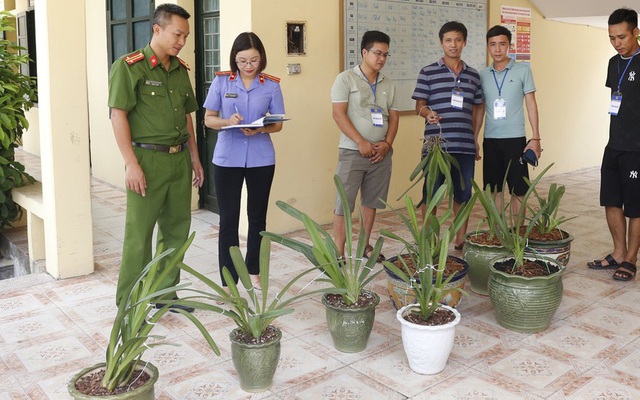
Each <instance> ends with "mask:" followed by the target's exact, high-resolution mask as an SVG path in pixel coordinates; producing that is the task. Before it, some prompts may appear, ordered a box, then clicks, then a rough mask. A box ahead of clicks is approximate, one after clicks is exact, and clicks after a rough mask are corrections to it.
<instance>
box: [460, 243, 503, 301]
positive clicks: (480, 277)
mask: <svg viewBox="0 0 640 400" xmlns="http://www.w3.org/2000/svg"><path fill="white" fill-rule="evenodd" d="M479 233H484V232H472V233H468V234H467V236H466V237H465V239H464V247H463V248H462V254H463V256H462V257H463V258H464V260H465V261H466V262H467V263H468V264H469V274H468V276H469V287H471V290H472V291H473V292H474V293H478V294H481V295H484V296H486V295H487V294H489V289H488V287H487V286H488V284H489V268H490V267H491V265H492V264H493V260H494V259H495V258H497V257H501V256H504V255H506V254H507V249H505V248H504V247H502V246H493V245H485V244H478V243H475V242H474V241H473V238H474V237H475V236H477V235H478V234H479Z"/></svg>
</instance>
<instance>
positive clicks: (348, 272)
mask: <svg viewBox="0 0 640 400" xmlns="http://www.w3.org/2000/svg"><path fill="white" fill-rule="evenodd" d="M334 183H335V185H336V188H337V190H338V193H339V195H340V198H341V200H342V205H343V209H344V219H345V229H346V233H347V235H346V237H347V242H346V254H345V256H342V251H341V250H338V247H337V246H336V244H335V242H334V241H333V238H332V237H331V235H330V234H329V233H328V232H327V231H326V230H325V229H323V228H322V226H320V225H319V224H318V223H317V222H315V221H313V220H312V219H311V218H310V217H309V216H308V215H307V214H305V213H303V212H301V211H299V210H298V209H296V208H295V207H293V206H291V205H289V204H287V203H285V202H282V201H278V202H276V204H277V205H278V207H280V208H281V209H282V210H283V211H284V212H286V213H287V214H289V215H291V216H292V217H294V218H296V219H298V220H300V221H302V223H303V224H304V227H305V229H306V231H307V233H308V234H309V237H310V239H311V244H308V243H304V242H302V241H299V240H295V239H291V238H288V237H286V236H284V235H280V234H276V233H272V232H263V235H264V236H267V237H269V238H271V239H272V240H273V241H274V242H277V243H280V244H282V245H284V246H287V247H289V248H291V249H293V250H296V251H299V252H300V253H302V254H304V255H305V256H306V257H307V259H309V261H311V263H312V264H313V265H315V266H316V268H318V269H319V270H321V271H322V272H323V273H324V277H322V278H319V279H317V280H318V281H319V282H324V283H328V284H330V286H331V287H333V288H335V289H338V290H340V291H341V294H325V295H324V296H323V297H322V303H323V304H324V306H325V309H326V317H327V325H328V327H329V332H330V334H331V338H332V340H333V344H334V347H335V348H336V349H337V350H339V351H342V352H345V353H356V352H360V351H362V350H364V349H365V348H366V347H367V342H368V340H369V336H370V334H371V330H372V329H373V321H374V319H375V307H376V306H377V305H378V303H379V302H380V297H379V296H378V295H377V294H376V293H375V292H373V291H371V290H366V289H365V287H366V286H367V285H368V284H369V283H370V282H371V281H372V280H373V279H375V277H376V276H378V274H379V273H380V272H382V270H378V271H375V272H374V271H373V268H374V267H375V264H376V260H377V258H378V255H379V254H380V250H381V249H382V242H383V239H382V238H381V237H380V238H378V240H377V241H376V243H375V246H373V251H372V252H371V253H370V255H369V258H364V251H365V247H366V246H367V240H366V235H365V233H364V230H360V233H359V235H358V241H357V244H356V245H355V246H354V245H353V243H352V242H351V238H352V237H353V222H352V217H351V209H350V207H349V203H348V201H347V196H346V193H345V191H344V186H343V184H342V181H341V180H340V178H339V177H338V176H334ZM361 218H362V217H361Z"/></svg>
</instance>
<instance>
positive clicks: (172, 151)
mask: <svg viewBox="0 0 640 400" xmlns="http://www.w3.org/2000/svg"><path fill="white" fill-rule="evenodd" d="M180 150H182V145H181V144H178V145H176V146H169V154H175V153H179V152H180Z"/></svg>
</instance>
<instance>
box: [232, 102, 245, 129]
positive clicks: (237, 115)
mask: <svg viewBox="0 0 640 400" xmlns="http://www.w3.org/2000/svg"><path fill="white" fill-rule="evenodd" d="M233 109H234V110H236V114H235V115H236V117H237V118H238V120H237V122H236V123H235V124H234V125H237V124H238V123H240V121H242V120H243V118H242V115H240V112H239V111H238V107H237V106H236V105H235V103H234V104H233Z"/></svg>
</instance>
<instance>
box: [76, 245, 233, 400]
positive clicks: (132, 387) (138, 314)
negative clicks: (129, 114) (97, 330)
mask: <svg viewBox="0 0 640 400" xmlns="http://www.w3.org/2000/svg"><path fill="white" fill-rule="evenodd" d="M194 237H195V233H193V234H191V236H190V237H189V239H188V240H187V241H186V242H185V244H184V245H183V246H182V247H181V248H180V249H178V250H177V251H174V249H169V250H167V251H164V252H161V253H160V255H159V256H157V257H156V258H154V259H153V260H151V261H150V262H149V263H148V264H147V266H146V267H145V268H144V269H143V271H142V273H141V275H140V277H139V278H138V280H137V281H136V282H135V284H134V285H133V286H132V287H131V288H130V289H129V291H128V293H126V294H125V296H124V297H123V299H122V300H121V302H120V305H119V306H118V312H117V314H116V317H115V319H114V321H113V327H112V329H111V335H110V337H109V343H108V346H107V351H106V360H105V362H104V363H100V364H97V365H94V366H93V367H89V368H86V369H83V370H82V371H80V372H79V373H78V374H76V375H75V376H74V377H73V378H72V379H71V381H70V382H69V385H68V387H67V388H68V391H69V394H71V396H72V397H73V398H74V399H84V400H87V399H103V400H104V399H141V400H146V399H149V400H152V399H155V395H154V384H155V382H156V381H157V379H158V369H157V368H156V367H155V366H154V365H153V364H151V363H150V362H145V361H143V359H142V357H143V355H144V353H145V351H146V350H148V349H149V348H152V347H155V346H160V345H163V344H170V343H167V342H165V341H163V339H164V338H163V337H161V336H156V335H152V334H151V330H152V329H153V328H154V327H155V326H156V323H157V322H158V321H159V320H160V318H161V317H162V316H163V315H164V314H165V313H166V312H167V311H173V312H178V313H181V314H183V315H185V316H186V317H187V318H188V319H189V320H191V322H193V323H194V324H195V326H196V327H197V328H198V329H199V330H200V332H201V333H202V335H203V336H204V338H205V339H206V341H207V343H208V344H209V346H211V348H212V349H213V351H214V352H215V353H216V354H217V355H220V351H219V349H218V347H217V346H216V344H215V342H214V341H213V339H212V337H211V335H209V333H207V331H206V329H205V327H204V326H203V325H202V324H201V323H200V321H198V319H197V318H195V317H194V316H193V315H191V314H190V313H188V312H186V311H184V310H181V309H177V308H172V306H176V305H182V306H191V302H190V301H187V300H171V301H164V300H163V303H166V304H165V305H164V307H162V308H161V309H159V310H156V312H155V313H153V314H152V310H153V309H154V306H153V304H152V303H153V302H155V300H156V299H158V298H162V296H165V295H171V294H173V293H175V291H176V290H180V289H183V288H185V287H187V286H188V285H189V284H188V283H183V284H180V285H178V286H176V287H171V288H168V289H159V288H160V283H161V282H162V281H163V280H164V279H165V278H166V276H167V275H168V273H169V272H170V270H171V269H173V268H176V267H177V265H178V264H179V263H181V261H180V260H182V257H183V256H184V254H185V252H186V251H187V248H188V247H189V245H190V244H191V242H192V241H193V238H194ZM165 262H166V263H165ZM163 263H165V264H164V269H162V268H161V264H163ZM217 311H219V312H223V310H222V309H220V308H218V309H217Z"/></svg>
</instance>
